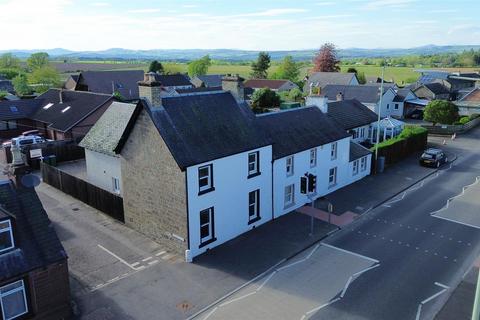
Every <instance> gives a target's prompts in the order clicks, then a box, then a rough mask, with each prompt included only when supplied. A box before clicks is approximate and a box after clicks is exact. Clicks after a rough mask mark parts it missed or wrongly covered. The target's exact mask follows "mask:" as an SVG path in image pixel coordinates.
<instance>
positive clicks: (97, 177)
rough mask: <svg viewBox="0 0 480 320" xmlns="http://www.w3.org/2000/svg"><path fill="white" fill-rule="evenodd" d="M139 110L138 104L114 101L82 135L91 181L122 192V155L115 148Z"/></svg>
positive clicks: (113, 191)
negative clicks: (85, 133)
mask: <svg viewBox="0 0 480 320" xmlns="http://www.w3.org/2000/svg"><path fill="white" fill-rule="evenodd" d="M139 110H140V106H139V105H137V104H131V103H122V102H116V101H115V102H113V103H112V104H111V105H110V106H109V107H108V109H107V110H106V111H105V112H104V113H103V115H102V116H101V117H100V119H98V121H97V122H96V123H95V125H94V126H93V127H92V128H91V129H90V131H89V132H88V133H87V135H86V136H85V138H83V139H82V141H81V142H80V144H79V145H80V146H81V147H83V148H85V161H86V168H87V180H88V182H90V183H92V184H94V185H96V186H97V187H100V188H102V189H104V190H107V191H109V192H111V193H116V194H119V195H120V196H122V194H123V188H122V173H121V166H120V156H119V155H118V154H117V153H116V152H115V150H116V149H117V147H118V145H119V144H120V141H121V138H122V136H123V135H124V132H125V130H127V128H128V127H129V126H131V125H132V123H133V121H135V119H136V117H137V116H138V113H139Z"/></svg>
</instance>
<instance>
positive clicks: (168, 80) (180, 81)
mask: <svg viewBox="0 0 480 320" xmlns="http://www.w3.org/2000/svg"><path fill="white" fill-rule="evenodd" d="M141 80H143V74H142V79H141ZM155 80H156V81H160V82H161V83H162V85H163V86H164V87H181V86H193V84H192V83H191V82H190V79H188V77H187V76H186V75H184V74H181V73H178V74H155ZM139 81H140V80H139ZM220 85H222V84H220Z"/></svg>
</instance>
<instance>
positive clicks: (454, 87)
mask: <svg viewBox="0 0 480 320" xmlns="http://www.w3.org/2000/svg"><path fill="white" fill-rule="evenodd" d="M415 71H416V72H419V73H420V77H419V78H418V80H417V82H416V83H414V84H412V90H414V89H416V88H418V87H420V86H422V85H425V84H428V83H440V84H442V85H443V86H445V87H446V88H447V90H448V91H449V93H450V94H451V98H452V99H453V100H455V99H457V94H458V91H460V90H463V89H466V88H472V87H475V86H476V85H478V84H479V83H480V73H478V72H465V73H462V72H449V71H444V70H430V69H426V70H415ZM414 91H415V90H414Z"/></svg>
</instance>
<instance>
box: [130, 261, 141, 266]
mask: <svg viewBox="0 0 480 320" xmlns="http://www.w3.org/2000/svg"><path fill="white" fill-rule="evenodd" d="M139 264H140V262H134V263H132V264H131V266H132V267H136V266H138V265H139Z"/></svg>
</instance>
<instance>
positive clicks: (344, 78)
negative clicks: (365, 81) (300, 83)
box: [303, 72, 360, 94]
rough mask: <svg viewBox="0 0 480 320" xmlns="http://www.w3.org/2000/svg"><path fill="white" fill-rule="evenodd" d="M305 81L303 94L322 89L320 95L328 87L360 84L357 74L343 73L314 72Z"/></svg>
mask: <svg viewBox="0 0 480 320" xmlns="http://www.w3.org/2000/svg"><path fill="white" fill-rule="evenodd" d="M305 80H306V81H305V86H304V87H303V92H310V89H311V88H320V92H318V93H319V94H324V93H323V92H322V90H323V88H325V86H327V85H343V86H354V85H359V84H360V82H359V81H358V78H357V75H356V74H355V73H342V72H314V73H312V74H311V75H309V76H307V77H306V78H305Z"/></svg>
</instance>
